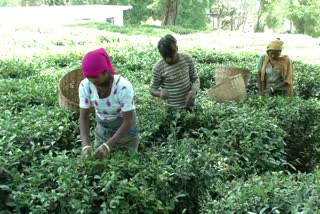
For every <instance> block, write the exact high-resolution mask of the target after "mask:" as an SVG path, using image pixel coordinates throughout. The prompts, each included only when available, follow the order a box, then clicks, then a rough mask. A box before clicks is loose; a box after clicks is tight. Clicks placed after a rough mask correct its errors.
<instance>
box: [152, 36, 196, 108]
mask: <svg viewBox="0 0 320 214" xmlns="http://www.w3.org/2000/svg"><path fill="white" fill-rule="evenodd" d="M158 49H159V52H160V55H161V56H162V59H161V60H160V61H159V62H158V63H157V64H156V65H155V66H154V68H153V78H152V82H151V86H150V93H151V94H152V95H153V96H155V97H160V98H162V99H164V100H165V104H166V105H167V106H168V107H169V108H173V109H177V108H190V107H192V106H194V103H195V98H196V95H197V93H198V91H199V89H200V81H199V77H198V75H197V73H196V71H195V66H194V63H193V61H192V57H191V56H190V55H187V54H183V53H178V46H177V40H176V39H175V38H174V37H173V36H172V35H170V34H168V35H166V36H165V37H163V38H161V39H160V41H159V43H158Z"/></svg>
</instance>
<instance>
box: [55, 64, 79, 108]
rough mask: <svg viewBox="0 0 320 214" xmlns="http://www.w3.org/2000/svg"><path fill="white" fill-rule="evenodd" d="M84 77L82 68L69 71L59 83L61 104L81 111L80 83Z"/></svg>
mask: <svg viewBox="0 0 320 214" xmlns="http://www.w3.org/2000/svg"><path fill="white" fill-rule="evenodd" d="M83 79H84V76H83V74H82V70H81V69H76V70H73V71H70V72H68V73H67V74H66V75H64V77H62V79H61V80H60V83H59V105H60V106H61V107H62V108H64V109H69V110H75V111H79V84H80V82H81V81H82V80H83Z"/></svg>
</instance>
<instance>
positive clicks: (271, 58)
mask: <svg viewBox="0 0 320 214" xmlns="http://www.w3.org/2000/svg"><path fill="white" fill-rule="evenodd" d="M282 46H283V42H282V41H281V40H280V39H276V40H274V41H271V42H270V43H269V44H268V46H267V54H265V55H262V56H261V57H260V60H259V62H258V88H259V92H260V94H271V95H287V96H290V97H291V96H293V66H292V62H291V60H290V59H289V57H288V56H287V55H281V51H282Z"/></svg>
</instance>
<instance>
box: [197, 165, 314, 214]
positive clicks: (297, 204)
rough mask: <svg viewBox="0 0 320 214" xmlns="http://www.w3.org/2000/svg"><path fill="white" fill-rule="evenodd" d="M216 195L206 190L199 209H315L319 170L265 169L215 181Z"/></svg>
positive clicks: (290, 210) (213, 211) (260, 210)
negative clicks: (258, 173)
mask: <svg viewBox="0 0 320 214" xmlns="http://www.w3.org/2000/svg"><path fill="white" fill-rule="evenodd" d="M216 190H217V192H218V194H217V196H216V197H215V198H212V197H211V196H210V193H209V192H207V194H206V195H205V197H204V198H203V199H202V201H201V209H200V210H201V213H247V212H250V213H317V212H319V204H318V201H319V200H320V198H319V192H320V189H319V170H317V171H316V172H315V173H314V174H309V175H306V174H295V175H287V174H285V173H283V172H268V173H266V174H265V175H263V176H256V175H254V176H252V177H250V178H249V179H248V180H234V181H231V182H227V183H226V182H218V183H217V186H216Z"/></svg>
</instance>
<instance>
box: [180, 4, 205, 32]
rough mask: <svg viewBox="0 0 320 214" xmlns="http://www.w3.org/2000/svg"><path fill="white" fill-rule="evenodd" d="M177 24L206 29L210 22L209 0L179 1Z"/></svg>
mask: <svg viewBox="0 0 320 214" xmlns="http://www.w3.org/2000/svg"><path fill="white" fill-rule="evenodd" d="M178 4H179V5H178V15H177V21H176V24H177V25H178V26H181V27H184V28H192V29H205V28H206V26H207V23H208V15H207V8H208V2H207V0H200V1H193V0H184V1H179V3H178Z"/></svg>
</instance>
